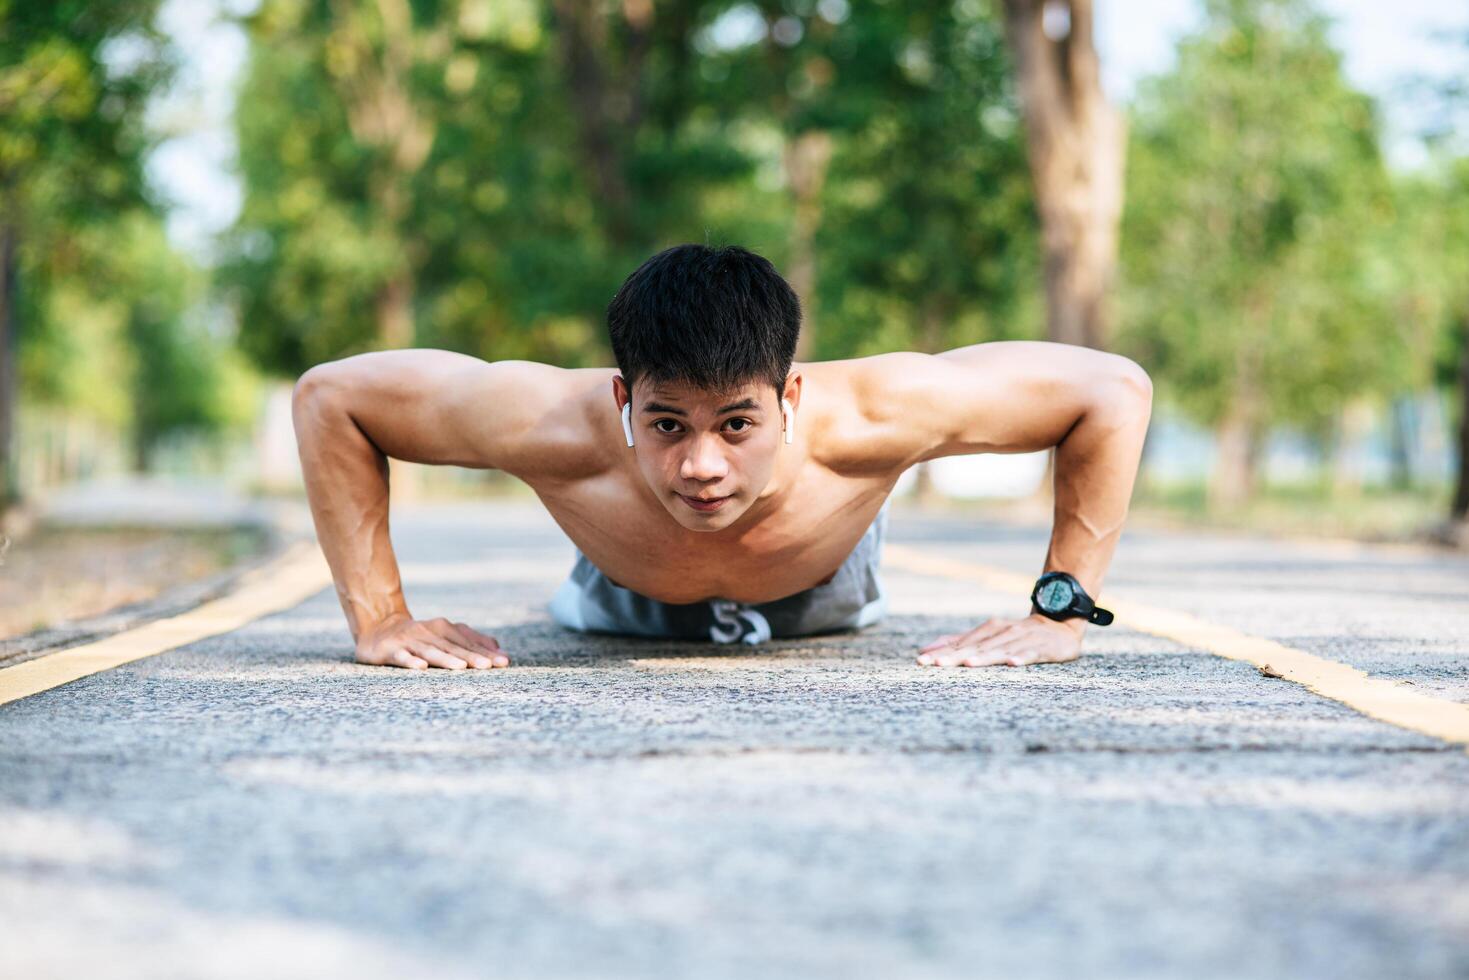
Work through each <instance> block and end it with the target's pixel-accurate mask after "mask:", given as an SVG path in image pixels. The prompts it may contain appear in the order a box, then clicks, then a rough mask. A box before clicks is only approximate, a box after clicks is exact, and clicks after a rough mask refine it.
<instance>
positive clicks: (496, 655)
mask: <svg viewBox="0 0 1469 980" xmlns="http://www.w3.org/2000/svg"><path fill="white" fill-rule="evenodd" d="M451 625H452V626H453V628H454V632H455V635H457V636H458V637H459V638H460V640H461V642H463V643H464V644H465V645H466V646H468V647H469V648H470V649H472V650H476V651H478V652H480V653H482V654H484V655H485V657H486V658H487V660H488V661H489V663H488V664H487V666H490V667H507V666H509V665H510V658H509V657H507V656H505V651H503V650H501V649H500V645H499V644H498V643H494V642H493V638H491V637H484V638H481V637H480V634H478V633H476V632H475V631H474V630H472V629H470V628H469V627H468V626H465V625H464V624H463V623H453V624H451ZM486 640H490V641H491V642H488V643H487V642H485V641H486Z"/></svg>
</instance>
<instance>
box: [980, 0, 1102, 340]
mask: <svg viewBox="0 0 1469 980" xmlns="http://www.w3.org/2000/svg"><path fill="white" fill-rule="evenodd" d="M1004 8H1005V28H1006V34H1007V36H1008V37H1009V40H1010V50H1011V52H1012V53H1013V57H1014V61H1015V69H1016V75H1017V77H1018V79H1019V84H1020V101H1021V105H1022V106H1023V107H1024V110H1025V133H1026V143H1027V146H1028V147H1029V156H1030V169H1031V174H1032V175H1033V177H1034V181H1035V198H1036V203H1037V205H1038V207H1039V211H1040V220H1041V233H1042V236H1043V241H1044V245H1045V274H1046V314H1047V324H1048V331H1047V332H1048V336H1049V337H1050V339H1051V340H1053V341H1058V342H1061V343H1068V344H1084V345H1086V346H1088V347H1095V348H1099V349H1105V348H1106V347H1107V346H1108V342H1109V336H1108V333H1109V324H1108V317H1107V304H1108V301H1109V295H1110V293H1111V290H1112V281H1113V277H1114V272H1115V269H1116V266H1117V234H1118V223H1119V220H1120V218H1121V215H1122V182H1123V181H1122V172H1123V159H1124V154H1125V151H1126V131H1125V128H1124V125H1123V119H1122V116H1121V115H1120V114H1119V113H1118V112H1117V111H1116V110H1115V109H1114V108H1112V106H1111V105H1109V104H1108V102H1107V99H1106V97H1105V96H1104V95H1103V93H1102V78H1101V63H1100V60H1099V59H1098V57H1097V50H1096V44H1095V41H1094V39H1093V16H1092V2H1091V0H1004Z"/></svg>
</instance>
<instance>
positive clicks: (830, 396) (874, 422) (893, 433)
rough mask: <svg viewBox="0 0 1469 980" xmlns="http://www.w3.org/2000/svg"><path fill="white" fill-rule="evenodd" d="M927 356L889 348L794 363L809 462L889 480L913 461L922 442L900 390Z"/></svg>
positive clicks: (907, 383)
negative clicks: (881, 351) (843, 357)
mask: <svg viewBox="0 0 1469 980" xmlns="http://www.w3.org/2000/svg"><path fill="white" fill-rule="evenodd" d="M930 356H931V355H928V354H920V353H915V352H911V351H894V352H892V353H886V354H874V355H871V356H869V357H854V358H849V359H846V360H840V361H816V362H811V363H803V364H800V365H798V367H799V368H800V371H801V373H802V375H803V376H804V378H805V381H804V383H803V386H802V394H801V416H802V420H803V423H804V425H805V427H806V431H807V434H808V438H809V439H810V444H811V456H812V458H813V460H814V461H816V462H818V463H821V464H822V465H824V466H826V467H828V468H829V469H831V470H832V471H834V472H838V473H841V474H843V475H849V476H881V475H891V476H893V477H894V478H896V477H897V476H898V475H900V474H901V473H902V471H903V470H904V469H907V467H908V466H910V465H912V463H914V462H916V460H915V459H914V458H913V457H914V456H915V454H916V453H917V451H918V448H917V447H919V446H920V445H921V444H922V440H921V439H915V436H916V435H918V427H917V426H916V425H915V421H916V420H915V419H914V418H913V417H912V416H911V414H910V413H908V412H906V411H904V409H903V406H904V405H905V404H906V402H907V400H906V399H905V398H904V397H903V395H902V390H903V389H904V388H905V387H907V386H908V385H909V384H910V383H911V382H912V379H913V378H914V376H915V373H921V371H922V369H923V365H924V360H925V359H927V358H929V357H930Z"/></svg>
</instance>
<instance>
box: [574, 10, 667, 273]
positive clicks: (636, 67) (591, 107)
mask: <svg viewBox="0 0 1469 980" xmlns="http://www.w3.org/2000/svg"><path fill="white" fill-rule="evenodd" d="M620 6H621V8H622V17H623V20H624V21H625V26H624V34H625V36H626V37H627V38H628V41H627V46H626V50H625V54H624V57H623V59H622V65H621V66H620V69H616V68H613V67H609V63H608V62H609V59H610V56H611V54H612V50H613V43H612V39H611V37H610V32H609V31H608V29H607V22H606V20H605V19H604V15H603V13H602V10H601V6H600V5H599V4H591V3H585V2H580V0H553V3H552V4H551V11H552V13H553V15H554V17H555V20H556V38H557V42H558V44H559V46H560V50H561V58H562V62H563V65H564V67H565V77H566V81H567V85H568V87H569V90H570V95H571V107H572V110H573V112H574V114H575V117H576V123H577V139H578V143H579V144H580V147H581V160H582V169H583V172H584V174H585V175H586V179H587V184H588V186H589V187H590V188H591V189H592V193H593V196H594V198H595V200H596V203H597V207H598V210H599V211H600V212H601V217H602V224H603V226H604V228H605V230H606V232H607V237H608V238H609V239H610V240H611V242H612V244H613V245H614V246H616V247H618V248H624V247H627V246H629V245H630V244H631V243H632V242H633V241H634V240H635V238H636V234H637V231H636V228H637V226H636V220H635V212H636V201H635V199H634V194H633V188H632V185H631V184H629V182H628V180H627V160H626V156H627V152H628V148H629V147H630V146H631V145H632V139H633V135H634V134H635V133H636V132H637V129H638V126H639V124H640V123H641V122H642V113H643V98H642V92H643V80H642V75H643V64H644V61H645V60H646V58H647V55H648V50H649V47H650V46H651V44H652V37H653V31H652V27H653V4H652V3H651V0H623V2H622V3H621V5H620Z"/></svg>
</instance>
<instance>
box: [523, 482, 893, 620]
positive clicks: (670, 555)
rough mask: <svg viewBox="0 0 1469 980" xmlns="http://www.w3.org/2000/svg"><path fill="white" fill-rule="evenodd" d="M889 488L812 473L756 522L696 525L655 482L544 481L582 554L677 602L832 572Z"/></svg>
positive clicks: (796, 587) (779, 586)
mask: <svg viewBox="0 0 1469 980" xmlns="http://www.w3.org/2000/svg"><path fill="white" fill-rule="evenodd" d="M889 489H890V487H888V486H886V485H883V484H880V483H874V482H873V481H867V480H856V479H848V478H841V477H834V476H830V475H827V476H826V477H825V478H819V479H814V480H809V481H806V482H805V483H803V485H802V486H801V487H800V488H799V490H797V491H793V492H792V494H791V495H790V496H789V497H788V498H787V499H786V500H784V501H783V502H782V506H781V507H780V508H779V509H778V510H776V511H773V512H770V513H768V514H765V515H764V516H763V518H762V519H761V520H760V521H758V522H757V523H751V524H750V525H749V526H748V527H744V526H742V524H743V523H744V522H743V521H739V522H736V523H735V524H734V525H731V526H730V527H728V528H725V529H724V530H722V531H719V532H715V533H699V532H696V531H689V530H687V529H686V528H684V527H682V526H680V525H679V524H678V523H677V522H676V521H674V520H673V518H672V517H671V516H670V515H669V514H668V512H667V510H666V509H664V507H663V506H662V505H661V504H660V503H659V502H658V501H657V499H655V498H653V497H651V496H650V495H649V494H648V493H647V492H646V491H642V492H640V491H639V490H638V488H636V487H631V486H628V485H626V483H625V481H624V480H623V479H622V478H620V477H618V476H613V475H609V476H608V477H607V478H605V479H596V480H588V481H583V482H581V483H578V484H576V485H573V486H570V487H566V488H562V489H559V490H557V491H542V490H540V489H538V490H537V493H538V495H539V496H540V497H541V500H542V502H543V503H544V504H545V506H546V509H547V510H548V511H549V512H550V514H551V516H552V517H553V518H554V519H555V520H556V523H557V524H559V525H560V526H561V528H562V530H564V531H565V532H566V534H567V536H568V537H569V538H571V540H572V542H573V543H574V544H575V545H576V546H577V548H579V549H580V550H581V552H582V554H584V555H586V556H587V558H588V560H590V561H591V562H592V564H594V565H596V566H597V568H599V569H601V571H602V573H603V574H605V575H606V576H607V577H608V578H610V579H611V580H612V581H613V582H615V583H616V584H618V585H620V586H622V587H624V588H627V589H631V590H633V591H634V592H638V593H640V594H642V595H645V596H648V597H649V598H651V599H657V600H659V601H661V602H669V603H690V602H702V601H706V600H709V599H715V598H721V599H730V600H733V601H736V602H771V601H774V600H776V599H781V598H784V597H786V596H789V595H793V594H795V593H797V592H801V591H803V590H805V589H809V588H812V587H813V586H816V585H820V584H823V583H824V582H827V581H830V580H831V578H832V576H833V575H835V573H836V571H837V569H838V568H840V567H841V565H842V562H843V561H845V560H846V559H847V557H848V556H849V555H850V554H851V553H852V550H853V549H854V548H855V547H856V546H857V543H858V542H859V541H861V539H862V536H863V534H865V533H866V531H867V529H868V527H870V526H871V524H872V522H873V520H874V519H875V518H876V516H877V513H878V511H879V510H880V509H881V508H882V504H883V501H884V500H885V499H886V497H887V492H888V490H889Z"/></svg>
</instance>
